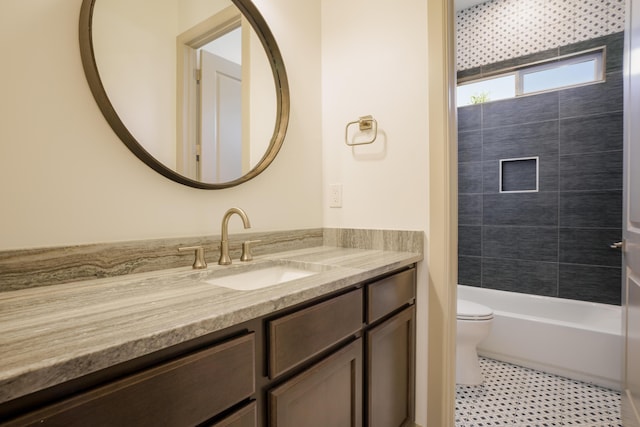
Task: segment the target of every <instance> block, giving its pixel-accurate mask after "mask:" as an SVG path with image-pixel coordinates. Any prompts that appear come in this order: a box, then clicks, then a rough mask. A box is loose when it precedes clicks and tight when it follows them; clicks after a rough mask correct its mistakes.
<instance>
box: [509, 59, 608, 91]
mask: <svg viewBox="0 0 640 427" xmlns="http://www.w3.org/2000/svg"><path fill="white" fill-rule="evenodd" d="M592 60H593V61H595V64H594V79H593V80H590V81H588V82H582V83H575V84H569V85H562V86H557V87H553V88H549V89H544V90H539V91H531V92H525V91H524V78H523V77H524V75H525V74H533V73H537V72H542V71H547V70H551V69H554V68H559V67H563V66H566V65H573V64H579V63H581V62H587V61H592ZM604 62H605V61H604V50H597V51H595V52H591V53H586V54H579V55H576V56H570V57H568V58H567V57H565V58H560V59H557V60H553V61H550V62H547V63H544V64H541V65H533V66H527V67H525V68H520V69H518V70H517V71H516V97H517V96H521V95H532V94H534V93H541V92H549V91H552V90H561V89H566V88H570V87H577V86H583V85H588V84H593V83H599V82H602V81H603V80H604Z"/></svg>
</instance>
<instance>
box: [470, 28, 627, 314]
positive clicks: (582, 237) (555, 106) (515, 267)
mask: <svg viewBox="0 0 640 427" xmlns="http://www.w3.org/2000/svg"><path fill="white" fill-rule="evenodd" d="M622 40H623V35H622V33H619V34H614V35H611V36H606V37H602V38H599V39H595V40H591V41H588V42H582V43H577V44H576V45H571V46H567V47H563V48H561V49H559V50H558V52H555V53H554V54H553V56H555V55H558V54H563V53H565V52H571V51H579V50H584V49H586V48H589V47H592V46H601V45H603V44H606V45H607V72H606V82H604V83H598V84H592V85H587V86H581V87H576V88H571V89H565V90H560V91H553V92H547V93H542V94H539V95H531V96H525V97H522V98H517V99H509V100H502V101H495V102H488V103H485V104H479V105H472V106H468V107H461V108H459V109H458V147H459V151H458V162H459V163H458V166H459V221H458V222H459V257H458V261H459V271H458V275H459V278H458V281H459V283H462V284H465V285H472V286H482V287H486V288H492V289H502V290H508V291H515V292H523V293H530V294H537V295H548V296H554V297H561V298H571V299H578V300H585V301H594V302H602V303H608V304H620V289H621V284H620V280H621V254H620V251H619V250H615V249H611V248H610V247H609V245H610V244H611V243H613V242H617V241H619V240H621V235H622V231H621V226H622V143H623V140H622V138H623V133H622V132H623V122H622V115H623V112H622V109H623V99H622V98H623V92H622V71H621V70H622V67H621V64H622V60H621V58H622ZM496 67H497V66H495V65H492V66H489V67H487V68H493V69H495V68H496ZM534 156H537V157H538V158H539V161H538V162H539V163H538V165H539V184H538V185H539V191H538V192H530V193H500V192H499V182H498V181H499V166H500V162H499V161H500V159H510V158H520V157H534Z"/></svg>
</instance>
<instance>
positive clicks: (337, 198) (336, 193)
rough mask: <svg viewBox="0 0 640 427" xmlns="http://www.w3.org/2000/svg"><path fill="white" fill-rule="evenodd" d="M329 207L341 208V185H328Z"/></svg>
mask: <svg viewBox="0 0 640 427" xmlns="http://www.w3.org/2000/svg"><path fill="white" fill-rule="evenodd" d="M329 207H330V208H341V207H342V184H331V185H329Z"/></svg>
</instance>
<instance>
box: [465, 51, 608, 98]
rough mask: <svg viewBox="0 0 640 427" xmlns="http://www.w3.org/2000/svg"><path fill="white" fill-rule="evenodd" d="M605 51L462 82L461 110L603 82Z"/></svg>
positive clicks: (543, 62) (586, 52) (564, 57)
mask: <svg viewBox="0 0 640 427" xmlns="http://www.w3.org/2000/svg"><path fill="white" fill-rule="evenodd" d="M604 64H605V49H604V47H601V48H597V49H594V50H589V51H583V52H580V53H576V54H570V55H565V56H561V57H556V58H554V59H551V60H547V61H542V62H536V63H532V64H527V65H522V66H518V67H514V68H510V69H506V70H502V71H498V72H496V73H493V74H492V75H491V76H483V77H482V78H474V79H473V80H470V81H463V82H461V83H460V84H459V85H458V87H457V104H458V107H464V106H466V105H473V104H480V103H484V102H489V101H498V100H501V99H508V98H515V97H518V96H523V95H531V94H534V93H539V92H545V91H550V90H558V89H566V88H569V87H573V86H580V85H584V84H590V83H597V82H602V81H604Z"/></svg>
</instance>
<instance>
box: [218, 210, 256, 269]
mask: <svg viewBox="0 0 640 427" xmlns="http://www.w3.org/2000/svg"><path fill="white" fill-rule="evenodd" d="M233 214H238V215H240V218H242V223H243V224H244V228H251V223H250V222H249V217H247V214H246V213H245V211H243V210H242V209H240V208H231V209H229V210H228V211H227V212H226V213H225V214H224V216H223V217H222V237H221V240H220V259H219V260H218V264H220V265H229V264H231V258H230V257H229V218H231V215H233Z"/></svg>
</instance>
